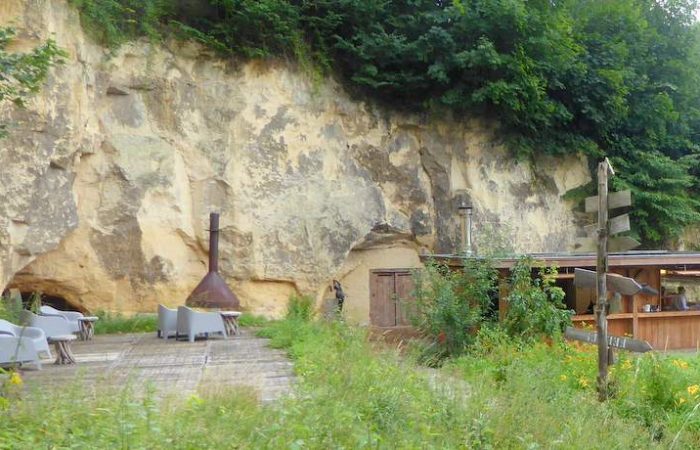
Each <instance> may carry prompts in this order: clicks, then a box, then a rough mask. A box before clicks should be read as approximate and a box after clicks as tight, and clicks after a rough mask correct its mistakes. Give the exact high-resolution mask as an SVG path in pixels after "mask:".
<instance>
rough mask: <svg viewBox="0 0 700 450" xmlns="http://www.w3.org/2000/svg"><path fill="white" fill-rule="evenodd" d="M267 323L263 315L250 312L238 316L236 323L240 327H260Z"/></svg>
mask: <svg viewBox="0 0 700 450" xmlns="http://www.w3.org/2000/svg"><path fill="white" fill-rule="evenodd" d="M267 323H269V320H268V319H267V318H265V317H264V316H258V315H255V314H250V313H243V314H241V317H239V318H238V324H239V325H240V326H242V327H262V326H264V325H266V324H267Z"/></svg>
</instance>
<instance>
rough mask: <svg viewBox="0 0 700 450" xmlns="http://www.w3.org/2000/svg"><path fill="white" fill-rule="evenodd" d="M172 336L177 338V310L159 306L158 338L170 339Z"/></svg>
mask: <svg viewBox="0 0 700 450" xmlns="http://www.w3.org/2000/svg"><path fill="white" fill-rule="evenodd" d="M171 334H175V337H176V338H177V334H178V333H177V309H170V308H166V307H165V306H163V305H158V337H159V338H163V339H168V337H169V336H170V335H171Z"/></svg>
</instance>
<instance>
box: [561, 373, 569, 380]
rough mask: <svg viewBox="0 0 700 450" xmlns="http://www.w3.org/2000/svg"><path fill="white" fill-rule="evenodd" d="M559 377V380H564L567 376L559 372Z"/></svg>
mask: <svg viewBox="0 0 700 450" xmlns="http://www.w3.org/2000/svg"><path fill="white" fill-rule="evenodd" d="M559 379H560V380H561V381H566V380H567V379H568V377H567V376H566V375H564V374H561V375H559Z"/></svg>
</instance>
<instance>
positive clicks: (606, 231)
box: [574, 158, 648, 401]
mask: <svg viewBox="0 0 700 450" xmlns="http://www.w3.org/2000/svg"><path fill="white" fill-rule="evenodd" d="M614 175H615V171H614V170H613V168H612V165H611V164H610V161H608V158H605V160H604V161H602V162H601V163H599V164H598V195H597V196H595V197H589V198H587V199H586V212H596V211H597V212H598V227H597V229H596V230H595V231H596V232H597V239H595V241H597V242H595V241H594V239H593V238H592V237H591V236H589V237H588V238H586V239H581V240H578V241H577V249H578V250H579V251H591V250H592V249H593V248H594V247H595V248H596V250H597V262H596V271H595V272H591V271H589V270H582V269H576V273H575V280H574V283H575V284H576V286H578V287H589V288H593V287H595V288H596V290H597V298H596V306H595V317H596V334H595V342H596V343H597V344H598V380H597V381H598V398H599V400H601V401H603V400H605V399H606V398H607V397H608V365H609V358H610V357H611V354H610V351H609V349H608V345H612V346H616V345H614V344H611V343H610V339H609V338H608V320H607V295H608V285H609V286H610V289H611V290H613V291H617V292H620V293H621V294H624V295H634V294H636V293H638V292H640V291H641V290H642V286H641V285H640V284H639V283H637V282H636V281H635V280H633V279H631V278H626V277H622V276H618V275H614V274H609V273H608V251H609V250H612V251H626V250H631V249H633V248H635V247H636V246H637V245H639V243H638V242H637V241H635V240H634V239H632V238H628V237H621V238H612V239H608V238H609V237H610V236H611V235H614V234H618V233H622V232H625V231H628V230H629V229H630V218H629V215H627V214H623V215H621V216H618V217H613V218H612V219H610V220H608V210H610V209H616V208H623V207H626V206H631V205H632V193H631V192H630V191H622V192H614V193H612V194H610V195H608V177H610V176H614ZM594 242H595V245H594ZM611 338H613V341H614V342H615V343H623V344H627V345H633V344H632V343H627V342H626V341H624V342H623V341H620V340H621V339H622V340H625V339H626V338H618V337H611ZM585 339H591V338H590V337H586V338H585ZM627 341H630V340H627ZM587 342H591V341H590V340H588V341H587ZM639 342H641V341H639ZM634 345H636V344H634ZM647 345H648V344H647ZM638 347H639V346H638ZM639 348H641V347H639Z"/></svg>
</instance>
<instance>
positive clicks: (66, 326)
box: [20, 309, 75, 338]
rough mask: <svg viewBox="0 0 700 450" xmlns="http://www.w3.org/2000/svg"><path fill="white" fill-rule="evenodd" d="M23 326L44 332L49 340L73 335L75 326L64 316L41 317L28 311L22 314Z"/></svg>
mask: <svg viewBox="0 0 700 450" xmlns="http://www.w3.org/2000/svg"><path fill="white" fill-rule="evenodd" d="M20 320H21V321H22V324H24V325H27V326H30V327H35V328H39V329H41V330H43V332H44V334H45V335H46V337H47V338H50V337H52V336H64V335H66V334H73V333H74V332H75V331H74V329H73V325H72V324H71V323H70V321H68V319H66V318H65V317H63V316H43V315H42V316H39V315H37V314H34V313H33V312H31V311H27V310H26V309H25V310H24V311H22V312H21V314H20Z"/></svg>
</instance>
